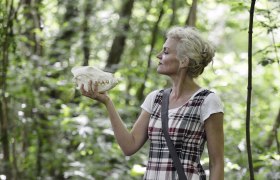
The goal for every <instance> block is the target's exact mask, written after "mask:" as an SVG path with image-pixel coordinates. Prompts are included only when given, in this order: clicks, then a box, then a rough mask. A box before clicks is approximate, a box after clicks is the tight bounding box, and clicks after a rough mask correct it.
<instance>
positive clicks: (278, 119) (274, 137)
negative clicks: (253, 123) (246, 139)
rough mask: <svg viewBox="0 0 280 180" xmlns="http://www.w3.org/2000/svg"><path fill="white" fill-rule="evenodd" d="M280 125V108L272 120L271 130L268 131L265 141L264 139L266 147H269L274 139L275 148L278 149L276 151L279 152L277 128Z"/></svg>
mask: <svg viewBox="0 0 280 180" xmlns="http://www.w3.org/2000/svg"><path fill="white" fill-rule="evenodd" d="M279 127H280V109H279V111H278V115H277V117H276V119H275V121H274V124H273V127H272V130H271V132H270V133H269V135H268V138H267V141H266V145H265V146H266V147H267V148H270V147H271V146H272V144H273V141H274V140H275V141H276V145H277V150H278V153H280V147H279V140H278V131H277V130H278V129H279Z"/></svg>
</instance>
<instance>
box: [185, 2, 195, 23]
mask: <svg viewBox="0 0 280 180" xmlns="http://www.w3.org/2000/svg"><path fill="white" fill-rule="evenodd" d="M196 12H197V0H193V1H192V6H191V8H190V11H189V14H188V17H187V20H186V23H185V24H186V25H187V26H193V27H195V23H196Z"/></svg>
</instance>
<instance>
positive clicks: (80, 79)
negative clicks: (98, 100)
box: [71, 66, 118, 93]
mask: <svg viewBox="0 0 280 180" xmlns="http://www.w3.org/2000/svg"><path fill="white" fill-rule="evenodd" d="M71 72H72V74H73V75H74V78H73V80H74V82H75V83H76V84H77V87H78V88H81V86H82V84H84V89H85V90H86V91H88V90H89V88H88V82H89V81H90V80H91V81H92V89H94V83H95V82H97V84H98V87H97V91H98V92H101V93H102V92H105V91H108V90H110V89H112V88H114V87H115V86H116V85H117V84H118V79H117V78H115V77H114V75H113V74H112V73H109V72H105V71H102V70H100V69H98V68H96V67H92V66H79V67H73V68H72V69H71Z"/></svg>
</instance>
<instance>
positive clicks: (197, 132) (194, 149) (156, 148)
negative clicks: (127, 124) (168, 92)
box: [144, 89, 212, 180]
mask: <svg viewBox="0 0 280 180" xmlns="http://www.w3.org/2000/svg"><path fill="white" fill-rule="evenodd" d="M210 93H212V92H211V91H209V90H207V89H203V90H202V91H199V92H198V93H197V94H195V95H194V96H193V97H192V98H191V99H190V100H188V101H187V102H186V103H185V104H184V105H183V106H181V107H179V108H176V109H171V110H169V112H168V116H169V121H168V127H169V129H168V131H169V135H170V138H171V140H172V141H173V144H174V146H175V148H176V151H177V153H178V156H179V158H180V160H181V163H182V165H183V166H184V170H185V173H186V176H187V178H188V180H192V179H198V180H205V179H206V175H205V172H204V169H203V167H202V165H201V164H200V157H201V155H202V152H203V149H204V144H205V142H206V132H205V129H204V123H203V122H202V121H201V120H200V109H201V105H202V103H203V101H204V99H205V98H206V97H207V96H208V95H209V94H210ZM162 96H163V90H161V91H159V93H158V94H157V95H156V98H155V101H154V104H153V109H152V114H151V118H150V122H149V127H148V136H149V141H150V151H149V159H148V164H147V168H146V172H145V175H144V180H177V179H178V175H177V172H176V169H175V167H174V166H173V162H172V158H171V156H170V154H169V150H168V147H167V144H166V141H165V138H164V135H163V132H162V124H161V103H162Z"/></svg>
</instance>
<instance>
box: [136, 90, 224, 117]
mask: <svg viewBox="0 0 280 180" xmlns="http://www.w3.org/2000/svg"><path fill="white" fill-rule="evenodd" d="M203 90H204V88H200V89H199V90H198V91H197V92H195V93H194V94H193V95H192V97H191V98H190V100H191V99H193V97H194V96H195V95H196V94H197V93H199V92H201V91H203ZM158 92H159V90H155V91H152V92H151V93H150V94H148V95H147V97H146V99H145V101H144V102H143V104H142V105H141V108H142V109H144V110H145V111H147V112H148V113H150V114H151V113H152V108H153V103H154V101H155V98H156V95H157V94H158ZM178 108H180V107H178ZM178 108H174V109H169V110H168V112H169V113H168V114H172V113H173V112H176V111H177V110H178ZM218 112H224V111H223V105H222V102H221V100H220V98H219V97H218V96H217V95H216V94H215V93H210V94H209V95H208V96H207V97H206V98H205V100H204V102H203V104H202V106H201V114H200V120H201V121H202V122H203V121H205V120H206V119H207V118H209V116H210V115H211V114H214V113H218Z"/></svg>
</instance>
